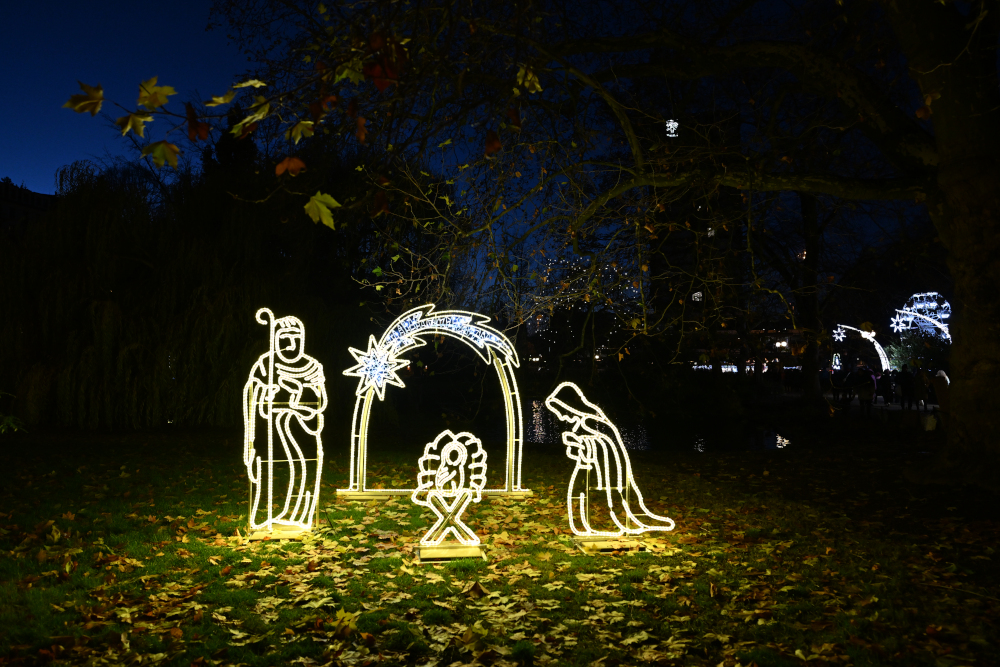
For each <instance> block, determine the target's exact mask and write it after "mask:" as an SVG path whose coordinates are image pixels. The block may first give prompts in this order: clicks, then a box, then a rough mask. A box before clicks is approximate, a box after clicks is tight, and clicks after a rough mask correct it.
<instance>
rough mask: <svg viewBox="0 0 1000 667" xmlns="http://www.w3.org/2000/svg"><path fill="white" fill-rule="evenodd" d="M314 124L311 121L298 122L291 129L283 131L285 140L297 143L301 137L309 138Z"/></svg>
mask: <svg viewBox="0 0 1000 667" xmlns="http://www.w3.org/2000/svg"><path fill="white" fill-rule="evenodd" d="M313 126H314V123H313V122H312V121H311V120H300V121H299V122H297V123H296V124H295V125H293V126H292V127H291V128H289V129H287V130H285V139H286V140H289V141H295V143H296V144H297V143H299V141H301V140H302V137H306V138H308V137H311V136H312V135H313Z"/></svg>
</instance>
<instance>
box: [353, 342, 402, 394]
mask: <svg viewBox="0 0 1000 667" xmlns="http://www.w3.org/2000/svg"><path fill="white" fill-rule="evenodd" d="M348 350H349V351H350V353H351V354H352V355H353V356H354V360H355V361H357V362H358V365H357V366H354V367H352V368H349V369H347V370H346V371H344V375H353V376H356V377H359V378H361V382H360V383H359V384H358V389H357V392H356V393H357V395H359V396H363V395H364V394H365V393H366V392H367V391H368V390H369V389H371V388H374V389H375V393H376V394H378V400H380V401H382V400H385V386H386V385H387V384H391V385H395V386H397V387H405V386H406V385H404V384H403V381H402V380H401V379H400V378H399V375H397V374H396V371H398V370H399V369H400V368H403V367H404V366H406V364H407V361H406V360H405V359H394V358H392V356H391V355H392V352H391V351H390V350H389V349H388V348H385V347H380V346H379V345H378V343H376V342H375V336H369V337H368V351H367V352H362V351H361V350H358V349H355V348H353V347H352V348H348Z"/></svg>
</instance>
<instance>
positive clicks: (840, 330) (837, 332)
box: [833, 325, 847, 343]
mask: <svg viewBox="0 0 1000 667" xmlns="http://www.w3.org/2000/svg"><path fill="white" fill-rule="evenodd" d="M845 338H847V332H846V331H844V327H842V326H839V325H838V326H837V328H836V329H834V331H833V339H834V340H835V341H837V342H838V343H840V342H841V341H843V340H844V339H845Z"/></svg>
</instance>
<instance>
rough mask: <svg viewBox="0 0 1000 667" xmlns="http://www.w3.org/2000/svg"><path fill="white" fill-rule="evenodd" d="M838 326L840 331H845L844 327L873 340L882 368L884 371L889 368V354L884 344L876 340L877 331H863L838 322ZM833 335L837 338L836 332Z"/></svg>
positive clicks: (868, 339)
mask: <svg viewBox="0 0 1000 667" xmlns="http://www.w3.org/2000/svg"><path fill="white" fill-rule="evenodd" d="M837 327H838V328H837V331H840V332H843V331H844V329H850V330H851V331H857V332H858V333H859V334H861V337H862V338H864V339H865V340H867V341H871V344H872V345H874V346H875V351H876V352H878V360H879V363H881V364H882V368H881V369H880V370H883V371H885V370H889V355H887V354H886V353H885V350H884V349H882V346H881V345H879V344H878V341H877V340H875V332H874V331H862V330H861V329H856V328H854V327H849V326H847V325H846V324H838V325H837ZM844 335H845V336H846V335H847V334H846V333H844ZM833 337H834V338H837V335H836V333H834V336H833ZM837 340H843V337H841V338H837Z"/></svg>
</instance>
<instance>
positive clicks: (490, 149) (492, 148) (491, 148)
mask: <svg viewBox="0 0 1000 667" xmlns="http://www.w3.org/2000/svg"><path fill="white" fill-rule="evenodd" d="M501 148H502V144H501V143H500V137H499V136H497V133H496V132H494V131H493V130H487V132H486V149H485V153H486V157H489V156H490V155H493V154H494V153H496V152H497V151H498V150H500V149H501Z"/></svg>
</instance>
